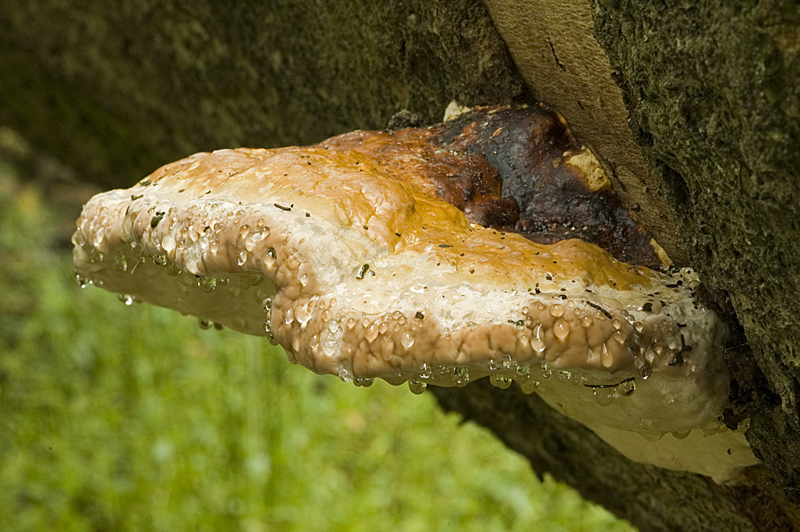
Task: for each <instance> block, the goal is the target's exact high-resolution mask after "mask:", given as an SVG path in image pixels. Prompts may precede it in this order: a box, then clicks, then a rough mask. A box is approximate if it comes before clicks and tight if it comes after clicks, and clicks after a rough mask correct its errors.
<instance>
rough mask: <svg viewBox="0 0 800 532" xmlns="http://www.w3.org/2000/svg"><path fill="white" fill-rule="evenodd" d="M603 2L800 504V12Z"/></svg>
mask: <svg viewBox="0 0 800 532" xmlns="http://www.w3.org/2000/svg"><path fill="white" fill-rule="evenodd" d="M593 5H594V9H595V24H596V34H597V37H598V40H599V41H600V42H601V43H602V44H603V45H604V46H605V47H606V49H607V50H608V52H609V56H610V58H611V60H612V64H613V65H614V66H615V67H616V68H617V69H618V75H619V79H620V85H621V86H622V87H623V88H624V90H625V92H626V100H627V102H628V105H629V110H630V122H631V125H632V128H633V130H634V132H635V136H636V138H637V140H638V144H639V146H640V148H641V150H642V153H643V154H644V155H645V157H646V159H647V161H648V163H649V166H650V168H651V169H652V171H653V172H654V173H656V174H657V175H658V176H660V179H661V181H662V182H663V183H664V186H665V187H667V188H668V189H669V190H670V191H671V194H670V196H671V197H672V203H673V209H674V210H675V212H677V213H679V214H680V215H679V216H678V217H677V219H678V220H679V221H680V223H679V226H678V227H677V230H678V232H679V234H680V237H681V239H682V241H683V242H684V243H685V245H686V248H687V251H688V256H689V262H690V264H692V265H693V266H694V267H696V268H697V269H699V270H700V271H701V273H702V278H703V280H704V282H705V283H706V285H707V286H709V287H710V288H712V289H713V290H716V291H717V292H718V293H720V294H725V295H726V296H727V297H729V298H730V301H731V302H732V304H733V308H734V309H735V313H736V316H737V317H738V319H739V321H740V322H741V324H742V326H743V328H744V332H745V334H746V342H747V344H748V345H747V346H738V347H739V348H737V349H733V350H732V351H731V353H730V355H731V356H730V358H732V359H733V356H736V357H740V358H742V357H745V358H746V357H748V356H751V355H750V353H752V356H754V357H755V360H756V362H757V365H758V367H759V368H760V369H761V371H763V373H764V375H765V376H766V379H767V381H768V385H766V386H763V385H762V386H758V385H756V386H755V389H752V390H749V391H748V392H747V393H746V395H747V397H748V399H747V401H746V402H747V403H748V405H747V406H748V407H749V408H750V410H751V414H752V415H753V417H752V428H751V430H750V431H749V433H748V437H749V439H750V441H751V443H752V444H753V445H754V447H755V448H756V450H757V452H758V453H759V455H760V456H761V457H762V458H763V460H764V462H765V464H766V465H767V466H768V467H769V469H770V471H771V472H772V473H773V475H774V476H775V479H776V481H777V482H778V484H779V485H780V486H781V487H782V488H783V491H784V494H785V495H786V496H787V498H789V499H790V500H791V501H792V502H793V503H794V504H798V503H800V416H799V415H798V414H799V411H798V401H799V400H800V395H799V392H800V380H799V379H800V320H798V319H797V311H796V307H797V301H798V298H799V297H800V150H798V145H799V144H800V85H798V80H800V8H799V7H798V5H797V4H796V3H795V2H778V1H768V2H754V1H744V0H738V1H733V2H731V1H727V0H706V1H703V2H691V3H672V2H649V3H647V4H641V3H637V2H627V1H606V0H596V1H595V2H593ZM732 362H733V364H734V366H736V365H738V364H739V363H740V362H741V360H732ZM750 376H751V375H750V374H749V373H748V374H746V375H741V374H740V375H737V377H738V381H737V384H741V385H742V388H747V387H749V386H750V383H749V382H748V380H749V379H750ZM738 391H740V392H741V390H738ZM773 393H774V394H777V396H779V401H774V400H773V399H774V398H775V396H773V395H772V394H773Z"/></svg>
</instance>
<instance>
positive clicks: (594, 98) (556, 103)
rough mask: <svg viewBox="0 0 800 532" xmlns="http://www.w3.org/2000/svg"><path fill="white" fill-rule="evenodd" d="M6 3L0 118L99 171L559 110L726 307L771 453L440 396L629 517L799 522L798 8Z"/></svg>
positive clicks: (453, 393) (737, 358)
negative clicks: (600, 431)
mask: <svg viewBox="0 0 800 532" xmlns="http://www.w3.org/2000/svg"><path fill="white" fill-rule="evenodd" d="M4 3H5V4H8V5H2V6H0V7H2V9H0V27H1V28H3V31H2V32H0V123H3V124H6V125H8V126H10V127H12V128H14V129H16V130H18V131H20V132H21V133H22V134H23V135H24V136H25V137H27V138H28V139H29V140H30V141H32V143H33V144H34V145H35V146H37V147H38V148H39V149H41V150H42V151H43V152H45V153H48V154H50V155H53V156H55V157H57V158H59V159H60V160H62V161H63V162H64V163H66V164H68V165H69V166H71V167H72V168H74V169H75V170H76V172H77V174H78V175H79V176H80V177H81V178H83V179H85V180H88V181H92V182H95V183H98V184H100V185H102V186H106V187H108V186H128V185H130V184H131V183H132V182H134V181H135V180H137V179H139V178H141V176H143V175H146V174H147V173H149V172H150V171H152V170H153V169H154V168H156V167H157V166H159V165H161V164H164V163H166V162H169V161H172V160H175V159H178V158H180V157H183V156H186V155H188V154H190V153H193V152H196V151H200V150H210V149H215V148H220V147H234V146H251V147H274V146H280V145H290V144H309V143H312V142H317V141H319V140H321V139H323V138H326V137H328V136H331V135H334V134H337V133H341V132H344V131H349V130H352V129H356V128H383V127H385V126H386V124H387V123H388V121H389V118H390V117H391V116H392V115H394V114H395V113H397V112H398V111H401V110H402V109H408V110H410V111H412V112H414V113H416V114H417V115H418V116H419V119H420V121H421V122H422V123H433V122H437V121H439V119H440V118H441V115H442V112H443V110H444V108H445V107H446V106H447V104H448V102H450V101H451V100H454V99H455V100H458V101H459V102H460V103H462V104H467V105H477V104H489V103H494V104H498V103H510V102H532V101H533V100H532V99H531V98H532V95H533V96H535V97H536V98H537V99H540V100H542V101H544V102H546V103H548V104H550V105H552V106H553V107H554V108H556V110H559V111H561V112H562V113H563V114H564V115H565V116H566V117H567V119H568V121H569V122H570V124H571V126H572V129H573V132H574V133H575V134H576V136H577V137H578V139H579V140H581V141H582V142H585V143H587V144H589V145H590V146H591V147H592V148H593V149H594V150H595V151H596V152H597V153H598V155H599V156H600V157H601V158H602V159H603V162H604V163H605V165H606V168H607V170H608V171H609V173H610V174H611V175H612V178H613V179H614V180H615V184H616V188H617V191H618V192H619V193H620V194H621V196H622V197H623V199H624V201H626V202H627V205H628V207H629V208H630V209H631V210H632V211H633V212H634V214H635V215H636V216H638V217H639V218H640V219H641V221H643V222H644V223H646V224H647V225H648V226H649V227H650V228H651V229H653V230H654V231H655V233H656V234H657V235H658V237H659V241H660V242H662V244H664V245H665V247H666V248H667V249H668V251H670V254H671V255H672V257H673V259H674V260H676V261H678V262H679V263H680V264H681V265H691V266H692V267H694V268H696V269H697V270H699V272H700V273H701V278H702V280H703V281H704V283H705V284H706V286H707V287H708V288H709V289H710V291H711V294H712V295H713V297H714V298H715V299H716V300H717V301H718V303H719V304H720V305H721V306H722V307H725V306H728V307H729V308H732V311H731V312H730V316H729V318H730V320H731V324H732V326H733V327H735V328H739V327H741V328H740V329H738V330H740V331H741V334H742V337H741V338H742V341H741V345H738V346H734V347H735V348H734V349H731V350H730V351H729V353H728V359H729V362H730V365H731V368H732V372H733V375H734V384H733V387H732V389H733V392H734V393H733V394H732V399H733V405H734V413H735V415H738V416H739V417H750V418H751V428H750V430H749V431H748V433H747V437H748V439H749V441H750V442H751V444H752V445H753V447H754V449H755V451H756V453H757V455H758V456H759V457H761V458H762V460H763V461H764V464H765V465H764V466H763V467H756V468H753V469H752V470H750V471H748V472H747V474H746V475H745V476H744V477H743V478H742V479H740V482H739V483H738V485H736V486H719V485H716V484H714V483H713V482H712V481H710V480H709V479H707V478H704V477H701V476H698V475H694V474H689V473H680V472H672V471H666V470H663V469H658V468H655V467H652V466H646V465H641V464H636V463H633V462H630V461H629V460H627V459H625V458H624V457H622V456H621V455H620V454H618V453H617V452H616V451H614V450H613V449H611V448H610V447H608V446H607V445H606V444H604V443H603V442H602V441H600V440H599V439H598V438H596V437H595V436H594V435H593V434H592V433H591V432H590V431H589V430H587V429H585V428H584V427H582V426H580V425H577V424H576V423H574V422H572V421H571V420H569V419H566V418H564V417H563V416H560V415H559V414H557V413H555V412H554V411H553V410H551V409H550V408H549V407H547V406H546V405H545V404H544V403H543V402H542V401H541V400H539V399H538V398H537V397H536V396H525V395H523V394H522V393H521V392H519V390H518V388H516V387H512V388H509V389H508V390H499V389H495V388H492V387H490V386H489V385H488V383H485V382H478V383H473V384H471V385H470V386H468V387H467V388H464V389H440V390H436V392H435V393H436V395H437V398H438V399H439V401H440V403H441V404H442V406H443V407H444V408H447V409H452V410H455V411H458V412H460V413H461V414H462V415H464V416H465V417H466V418H468V419H472V420H475V421H476V422H478V423H480V424H482V425H485V426H487V427H488V428H490V429H491V430H492V431H494V433H495V434H497V436H498V437H499V438H500V439H502V440H503V441H504V442H505V443H506V444H507V445H508V446H509V447H511V448H513V449H515V450H516V451H518V452H520V453H521V454H523V455H524V456H526V457H527V458H528V459H529V460H530V462H531V464H532V465H533V467H534V469H535V470H536V471H537V473H539V474H542V473H544V472H550V473H552V474H553V475H554V476H555V477H556V478H557V479H560V480H564V481H565V482H567V483H569V484H570V485H572V486H574V487H575V488H577V489H578V490H579V491H580V492H581V493H582V494H583V495H584V496H585V497H587V498H588V499H591V500H594V501H597V502H599V503H600V504H603V505H604V506H606V507H607V508H609V509H610V510H611V511H613V512H614V513H616V514H617V515H619V516H621V517H624V518H626V519H628V520H629V521H631V522H632V523H633V524H634V525H636V526H637V527H639V528H640V529H641V530H682V531H692V530H697V531H700V530H764V531H766V530H788V529H791V528H792V526H793V525H796V524H797V523H798V522H800V520H798V519H797V516H798V513H797V512H798V510H797V505H800V416H798V408H797V401H798V392H799V391H800V388H799V383H798V379H799V378H800V371H798V366H800V320H798V319H797V317H796V313H795V312H794V307H795V301H797V300H798V296H800V294H798V291H799V290H800V234H799V233H800V222H798V220H800V212H798V211H800V197H799V196H800V190H799V189H798V182H800V175H798V173H800V151H799V150H798V149H797V146H798V141H800V86H798V83H797V80H798V79H800V60H798V57H799V54H800V8H798V7H797V6H796V5H795V4H794V3H791V2H777V1H773V2H770V1H767V2H755V1H752V2H749V1H743V0H740V1H734V2H731V1H729V0H701V1H699V2H688V3H686V2H684V3H673V2H671V3H669V4H677V6H674V5H668V3H666V2H659V1H653V2H646V3H642V2H632V1H626V0H592V1H591V2H590V1H589V0H575V1H573V2H571V3H569V4H568V5H563V4H565V3H563V2H545V1H541V2H538V1H524V2H502V1H497V0H487V5H488V9H487V7H485V6H484V5H483V4H481V3H479V2H478V0H457V1H444V0H437V1H432V2H426V1H424V0H390V1H377V0H358V1H337V2H312V1H311V0H304V1H300V2H258V1H256V0H242V1H238V2H228V3H226V4H227V6H226V9H220V3H215V2H209V1H208V0H195V1H191V2H190V1H181V0H167V1H163V2H151V1H149V0H132V1H129V2H124V3H117V2H101V1H95V2H71V3H66V2H59V1H55V0H49V1H48V0H31V1H28V2H23V3H11V2H4ZM65 4H66V5H65ZM550 4H553V5H550ZM490 12H491V16H492V17H493V18H494V24H496V26H497V29H498V30H499V34H498V32H497V31H496V30H495V25H493V22H492V19H491V18H490ZM501 36H502V37H503V38H504V39H505V41H506V42H507V43H508V45H509V48H510V50H511V54H509V52H508V49H507V48H506V46H505V44H504V42H503V40H501ZM512 56H513V61H512ZM514 61H516V64H517V65H518V66H519V68H520V71H521V73H522V74H520V72H518V71H517V69H516V67H515V64H514ZM523 76H524V79H523ZM526 82H527V84H526ZM609 131H613V132H615V133H614V134H613V135H608V134H607V133H608V132H609ZM737 319H738V322H737ZM739 324H741V325H739Z"/></svg>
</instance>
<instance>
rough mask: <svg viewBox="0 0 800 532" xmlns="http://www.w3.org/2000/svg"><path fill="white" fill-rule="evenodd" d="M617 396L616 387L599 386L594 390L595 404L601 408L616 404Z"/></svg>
mask: <svg viewBox="0 0 800 532" xmlns="http://www.w3.org/2000/svg"><path fill="white" fill-rule="evenodd" d="M616 394H617V389H616V387H613V386H607V387H603V386H597V387H595V388H594V389H593V390H592V395H594V400H595V402H596V403H597V404H598V405H600V406H608V405H610V404H611V403H613V402H614V396H615V395H616Z"/></svg>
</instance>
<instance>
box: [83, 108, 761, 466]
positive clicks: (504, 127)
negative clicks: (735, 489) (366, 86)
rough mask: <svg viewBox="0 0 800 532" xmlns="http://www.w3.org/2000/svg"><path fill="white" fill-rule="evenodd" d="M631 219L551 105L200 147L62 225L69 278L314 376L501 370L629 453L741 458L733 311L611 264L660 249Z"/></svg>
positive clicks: (701, 460)
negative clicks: (267, 143) (226, 334)
mask: <svg viewBox="0 0 800 532" xmlns="http://www.w3.org/2000/svg"><path fill="white" fill-rule="evenodd" d="M520 128H521V129H520ZM554 132H555V133H557V134H555V133H554ZM509 146H510V148H509ZM504 150H506V151H509V152H514V154H512V158H511V159H509V160H506V161H505V162H503V161H501V160H499V159H497V160H493V157H495V156H497V154H498V152H503V151H504ZM517 152H519V153H517ZM514 157H516V158H514ZM526 172H527V174H526ZM529 174H532V175H533V176H534V177H533V178H530V177H525V176H526V175H529ZM564 176H566V177H564ZM527 179H534V180H535V181H534V182H530V181H528V182H526V181H525V180H527ZM554 183H555V184H554ZM565 183H566V184H565ZM537 194H538V195H539V196H542V195H543V196H544V199H542V198H540V197H539V196H537ZM558 194H564V195H566V198H567V199H565V200H563V201H561V200H559V198H558V197H557V195H558ZM576 198H578V199H576ZM548 201H549V202H550V203H551V206H550V208H551V210H554V211H553V212H555V214H553V213H552V212H551V214H549V215H548V214H546V213H545V212H544V210H546V209H544V210H543V207H542V205H541V204H542V202H544V203H545V204H546V203H547V202H548ZM565 201H566V202H567V203H569V202H570V201H571V202H572V203H573V204H572V206H569V205H568V206H567V207H564V205H563V204H564V202H565ZM576 213H577V216H578V219H577V221H576V220H575V219H572V218H569V217H570V216H575V215H576ZM625 216H626V215H623V214H621V211H620V210H619V207H618V205H617V204H616V203H615V200H614V199H613V195H610V190H609V187H608V181H607V179H606V178H605V174H604V173H603V171H602V169H601V168H600V166H599V164H598V163H597V161H596V159H594V157H593V156H592V155H591V152H589V151H588V150H586V149H584V148H580V147H577V146H575V145H574V141H572V139H571V137H569V133H568V131H567V130H566V128H565V127H564V125H563V123H562V122H561V121H560V119H559V118H558V116H557V115H555V114H554V113H551V112H549V111H546V110H542V109H538V108H535V109H490V110H479V111H475V112H473V113H471V114H467V115H465V116H462V117H459V118H456V119H453V120H450V121H448V122H445V123H444V124H442V125H439V126H434V127H431V128H422V129H405V130H400V131H395V132H377V131H373V132H355V133H350V134H346V135H342V136H340V137H334V138H333V139H329V140H328V141H325V142H323V143H321V144H319V145H316V146H311V147H305V148H296V147H290V148H281V149H273V150H263V149H237V150H220V151H216V152H214V153H199V154H196V155H193V156H191V157H188V158H186V159H184V160H181V161H178V162H175V163H172V164H169V165H166V166H164V167H162V168H160V169H159V170H157V171H156V172H155V173H153V174H152V175H150V176H149V177H148V178H146V179H145V180H143V181H141V182H140V183H138V184H137V185H136V186H134V187H132V188H130V189H127V190H113V191H109V192H106V193H103V194H100V195H98V196H95V197H94V198H92V199H91V200H90V201H89V202H88V203H87V205H86V206H85V208H84V210H83V213H82V215H81V217H80V219H79V220H78V224H77V225H78V228H77V232H76V233H75V236H74V237H73V242H74V244H75V248H74V257H75V265H76V270H77V274H78V276H79V278H80V279H82V280H84V281H90V282H92V283H94V284H95V285H97V286H101V287H102V288H105V289H107V290H110V291H114V292H118V293H120V294H122V295H123V296H122V297H124V298H129V299H134V300H144V301H147V302H150V303H153V304H156V305H161V306H164V307H169V308H172V309H175V310H178V311H180V312H183V313H187V314H193V315H196V316H198V317H200V318H201V319H202V320H205V321H206V322H207V323H211V322H214V323H218V324H221V325H225V326H227V327H230V328H233V329H235V330H238V331H241V332H244V333H247V334H254V335H262V336H267V337H269V338H270V340H271V341H273V342H275V343H278V344H280V345H281V346H282V347H283V349H284V350H285V351H286V354H287V355H288V356H289V358H290V359H291V360H292V361H294V362H297V363H300V364H302V365H304V366H306V367H307V368H309V369H311V370H313V371H315V372H317V373H330V374H333V375H338V376H339V377H340V378H342V379H343V380H345V381H353V382H355V383H356V384H360V385H369V384H370V383H372V381H373V379H376V378H381V379H385V380H386V381H388V382H390V383H393V384H400V383H403V382H408V383H409V386H410V387H411V389H412V390H413V391H416V392H420V391H422V390H423V389H424V388H425V387H426V386H427V385H437V386H463V385H466V384H467V383H468V382H470V381H471V380H475V379H479V378H482V377H487V376H488V377H489V378H490V379H491V380H492V383H493V384H495V385H496V386H498V387H501V388H505V387H507V386H509V385H510V384H511V383H512V382H513V381H516V382H517V383H518V384H519V386H520V387H521V388H522V390H523V391H524V392H526V393H531V392H534V391H536V392H538V393H540V394H541V395H542V397H543V398H544V399H545V400H546V401H547V402H548V403H549V404H550V405H552V406H554V407H555V408H557V409H559V410H560V411H561V412H563V413H564V414H566V415H567V416H569V417H572V418H573V419H576V420H578V421H580V422H582V423H584V424H586V425H587V426H589V427H590V428H591V429H593V430H594V431H595V432H596V433H598V435H600V436H601V437H602V438H603V439H605V440H606V441H608V442H609V443H611V444H612V445H613V446H615V447H616V448H617V449H619V450H621V451H622V452H623V453H625V454H627V455H628V456H630V457H631V458H633V459H636V460H639V461H644V462H650V463H655V464H656V465H660V466H664V467H670V468H673V469H684V470H689V471H696V472H700V473H703V474H706V475H710V476H712V477H714V478H715V479H716V480H718V481H722V480H727V479H729V478H731V477H732V476H734V475H735V472H736V471H737V470H738V469H739V468H741V467H743V466H746V465H750V464H752V463H755V459H754V458H753V456H752V453H751V452H750V450H749V447H748V445H747V443H746V441H744V438H743V436H742V435H741V434H740V433H738V432H733V431H729V430H727V429H726V428H725V427H724V426H723V425H722V424H721V422H720V416H721V414H722V411H723V409H724V408H725V406H726V404H727V401H728V384H729V377H728V373H727V370H726V367H725V364H724V362H723V358H722V348H723V346H724V343H725V340H726V336H727V328H726V326H725V325H724V324H723V323H722V322H721V321H720V319H719V318H718V317H717V315H716V314H715V313H714V312H713V311H712V310H710V309H709V308H707V307H706V306H704V305H702V304H700V303H699V302H698V300H697V298H696V297H695V294H694V291H695V289H696V286H697V279H696V276H695V275H694V274H693V273H692V272H691V271H689V270H683V271H677V272H674V273H662V272H659V271H656V270H654V269H649V268H645V267H642V266H633V265H631V264H628V263H626V262H622V261H621V260H617V258H621V259H624V260H629V261H632V262H638V263H640V264H641V263H646V264H648V265H649V266H653V267H655V266H658V264H659V262H664V260H665V259H664V256H663V253H662V252H661V251H660V249H659V248H658V247H657V245H655V244H654V243H653V242H652V241H651V239H650V237H649V236H648V235H646V233H645V232H644V231H643V230H641V229H640V228H638V226H636V224H635V223H633V222H631V221H630V220H629V219H628V218H625ZM581 217H583V218H581ZM584 219H586V220H587V221H586V222H585V223H584V222H583V221H581V220H584ZM621 234H623V236H624V238H623V239H624V240H626V241H627V242H633V244H630V245H618V244H617V243H616V241H617V240H619V236H620V235H621ZM573 236H579V237H581V238H583V239H584V240H589V241H593V242H595V243H599V244H600V245H604V241H605V240H609V239H611V240H614V242H615V243H611V244H608V245H604V247H606V248H610V249H611V253H609V252H607V251H604V250H603V249H601V248H600V247H598V245H595V244H593V243H588V242H586V241H584V240H578V239H577V238H570V237H573ZM539 242H546V243H544V244H543V243H539ZM612 253H613V256H612ZM615 256H616V257H617V258H615ZM636 432H638V433H640V434H642V435H643V436H645V438H642V437H640V436H638V435H637V434H635V433H636ZM666 433H673V435H674V437H673V436H668V437H667V438H660V436H662V435H664V434H666Z"/></svg>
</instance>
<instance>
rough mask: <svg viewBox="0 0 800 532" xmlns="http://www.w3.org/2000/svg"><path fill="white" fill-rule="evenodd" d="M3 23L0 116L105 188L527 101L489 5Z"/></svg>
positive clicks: (308, 7)
mask: <svg viewBox="0 0 800 532" xmlns="http://www.w3.org/2000/svg"><path fill="white" fill-rule="evenodd" d="M0 27H2V28H3V32H2V33H1V34H0V102H1V103H0V122H1V123H5V124H7V125H10V126H12V127H14V128H17V129H19V130H21V131H24V133H25V134H26V136H27V137H28V138H29V139H30V140H31V141H32V143H34V144H35V145H38V146H41V147H43V148H45V149H46V150H47V151H49V152H50V153H51V154H52V155H55V156H56V157H58V158H60V159H62V160H64V161H65V162H67V163H68V164H71V165H72V166H74V167H75V168H78V169H80V171H81V172H82V173H83V177H84V178H86V179H89V180H93V181H95V182H99V183H101V184H103V185H106V186H112V185H123V184H126V183H130V182H131V181H133V180H135V179H137V178H140V177H141V176H142V175H144V174H146V173H149V172H150V171H152V170H154V169H155V168H156V167H157V166H159V165H161V164H164V163H166V162H169V161H170V160H174V159H177V158H180V157H183V156H186V155H188V154H190V153H192V152H195V151H199V150H212V149H216V148H222V147H233V146H243V145H246V146H253V147H274V146H280V145H290V144H307V143H312V142H316V141H319V140H322V139H323V138H326V137H328V136H331V135H334V134H337V133H341V132H344V131H348V130H351V129H355V128H378V127H385V126H386V123H387V122H388V120H389V118H390V117H391V116H392V114H394V113H396V112H398V111H400V110H401V109H403V108H408V109H412V110H414V111H415V112H416V113H418V114H420V115H421V117H422V119H423V120H424V121H426V122H433V121H437V120H438V119H440V118H441V114H442V112H443V109H444V107H445V106H446V105H447V103H448V102H449V101H450V100H451V99H458V100H460V101H463V102H465V103H469V104H481V103H489V102H492V103H497V102H503V101H510V100H511V99H513V98H515V97H517V96H519V95H520V94H521V93H522V92H523V83H522V81H521V79H520V78H519V76H518V74H517V73H516V70H515V68H514V66H513V63H512V62H511V59H510V57H509V55H508V53H507V51H506V48H505V45H504V44H503V43H502V41H501V40H500V39H499V37H498V36H497V34H496V33H495V32H494V29H493V28H492V26H491V22H490V20H489V18H488V16H487V15H486V11H485V8H484V7H483V5H482V4H481V3H479V2H478V1H477V0H459V1H456V2H444V1H439V2H425V1H423V0H416V1H412V2H407V1H402V0H391V1H377V0H357V1H352V2H351V1H344V0H341V1H334V2H312V1H304V2H285V1H284V2H259V1H256V0H248V1H243V2H229V3H225V4H219V3H213V2H208V1H201V2H197V1H191V2H189V1H188V0H168V1H164V2H153V1H150V0H135V1H132V2H125V3H121V4H120V3H110V4H109V5H107V6H106V5H102V3H81V2H64V1H57V0H33V1H31V2H26V3H24V4H21V5H19V6H15V8H14V9H8V10H1V11H0Z"/></svg>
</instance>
